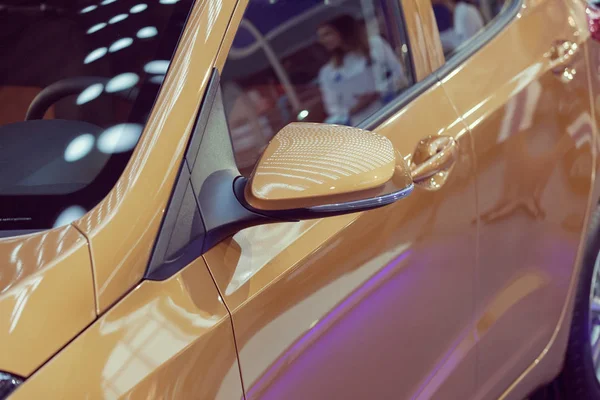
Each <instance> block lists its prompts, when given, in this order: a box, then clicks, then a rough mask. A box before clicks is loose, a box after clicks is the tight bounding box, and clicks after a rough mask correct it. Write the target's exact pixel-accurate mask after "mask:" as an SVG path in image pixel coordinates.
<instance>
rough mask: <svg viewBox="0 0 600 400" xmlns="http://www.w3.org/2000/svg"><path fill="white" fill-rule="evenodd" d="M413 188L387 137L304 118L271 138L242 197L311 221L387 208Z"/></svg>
mask: <svg viewBox="0 0 600 400" xmlns="http://www.w3.org/2000/svg"><path fill="white" fill-rule="evenodd" d="M413 188H414V185H413V181H412V178H411V174H410V170H409V168H408V166H407V164H406V163H405V161H404V159H403V158H402V156H401V155H400V154H399V153H398V152H397V151H395V150H394V147H393V145H392V142H391V141H390V140H389V139H388V138H386V137H384V136H381V135H379V134H377V133H374V132H369V131H366V130H363V129H359V128H353V127H348V126H340V125H329V124H318V123H301V122H300V123H292V124H289V125H287V126H286V127H284V128H283V129H282V130H281V131H279V132H278V133H277V134H276V135H275V137H274V138H273V139H272V140H271V142H270V143H269V145H268V146H267V148H266V150H265V152H264V153H263V155H262V157H261V158H260V160H259V162H258V164H257V165H256V167H255V169H254V171H253V173H252V175H251V176H250V178H249V179H248V181H247V182H246V184H245V186H244V190H243V199H240V200H242V202H243V203H245V204H244V205H245V206H247V207H249V208H250V209H251V210H252V211H255V212H258V213H260V214H263V215H266V216H269V217H272V218H285V219H309V218H322V217H327V216H332V215H340V214H347V213H352V212H359V211H364V210H369V209H373V208H377V207H381V206H385V205H387V204H390V203H393V202H395V201H396V200H399V199H401V198H403V197H405V196H407V195H408V194H410V192H411V191H412V190H413ZM239 197H241V196H240V195H239V194H238V198H239Z"/></svg>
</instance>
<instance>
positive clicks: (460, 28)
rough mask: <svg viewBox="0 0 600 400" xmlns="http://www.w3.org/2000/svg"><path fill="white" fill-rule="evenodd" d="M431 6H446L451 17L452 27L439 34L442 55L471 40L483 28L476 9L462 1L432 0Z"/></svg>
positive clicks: (481, 19) (483, 24)
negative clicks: (442, 50)
mask: <svg viewBox="0 0 600 400" xmlns="http://www.w3.org/2000/svg"><path fill="white" fill-rule="evenodd" d="M433 4H441V5H444V6H446V7H447V8H448V9H449V10H450V12H452V15H453V18H452V19H453V21H454V24H453V27H452V28H451V29H447V30H445V31H443V32H441V33H440V39H441V40H442V47H443V48H444V53H449V52H451V51H452V50H454V49H456V48H457V47H458V46H459V45H460V44H461V43H463V42H465V41H466V40H468V39H470V38H472V37H473V36H475V34H477V32H479V31H480V30H481V29H482V28H483V27H484V26H485V23H484V22H483V18H482V16H481V14H480V13H479V10H478V9H477V7H475V6H474V5H473V4H470V3H468V2H466V1H462V0H433Z"/></svg>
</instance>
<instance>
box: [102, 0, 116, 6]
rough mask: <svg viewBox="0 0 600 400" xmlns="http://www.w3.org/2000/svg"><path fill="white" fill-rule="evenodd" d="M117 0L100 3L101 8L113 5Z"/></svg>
mask: <svg viewBox="0 0 600 400" xmlns="http://www.w3.org/2000/svg"><path fill="white" fill-rule="evenodd" d="M115 1H117V0H104V1H103V2H102V3H100V5H102V6H106V5H108V4H111V3H114V2H115Z"/></svg>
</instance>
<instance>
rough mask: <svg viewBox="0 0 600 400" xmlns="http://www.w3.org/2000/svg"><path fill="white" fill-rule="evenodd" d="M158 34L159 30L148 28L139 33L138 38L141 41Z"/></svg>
mask: <svg viewBox="0 0 600 400" xmlns="http://www.w3.org/2000/svg"><path fill="white" fill-rule="evenodd" d="M157 34H158V30H157V29H156V28H155V27H153V26H147V27H145V28H142V29H140V30H139V31H138V33H137V37H139V38H140V39H148V38H151V37H154V36H156V35H157Z"/></svg>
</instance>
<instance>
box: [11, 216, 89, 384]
mask: <svg viewBox="0 0 600 400" xmlns="http://www.w3.org/2000/svg"><path fill="white" fill-rule="evenodd" d="M0 266H2V269H1V271H0V316H1V318H0V370H2V371H7V372H11V373H15V374H18V375H21V376H27V375H29V374H31V373H32V372H33V371H34V370H35V369H36V368H38V367H39V366H40V365H41V364H42V363H43V362H44V361H46V360H47V359H48V358H50V357H51V356H52V355H53V354H54V353H55V352H57V351H58V350H59V349H60V348H62V347H63V346H64V345H65V344H66V343H68V342H69V341H70V340H71V339H72V338H73V337H74V336H75V335H77V334H78V333H79V332H81V331H82V330H83V329H84V328H85V327H86V326H87V325H89V324H90V323H91V322H92V321H93V320H94V318H95V317H96V312H95V304H94V288H93V283H92V266H91V263H90V255H89V248H88V246H87V243H86V240H85V238H84V237H83V236H82V235H81V234H80V233H79V232H78V231H77V230H76V229H74V228H73V227H72V226H66V227H62V228H58V229H54V230H51V231H47V232H44V233H37V234H32V235H26V236H19V237H15V238H7V239H0Z"/></svg>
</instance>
